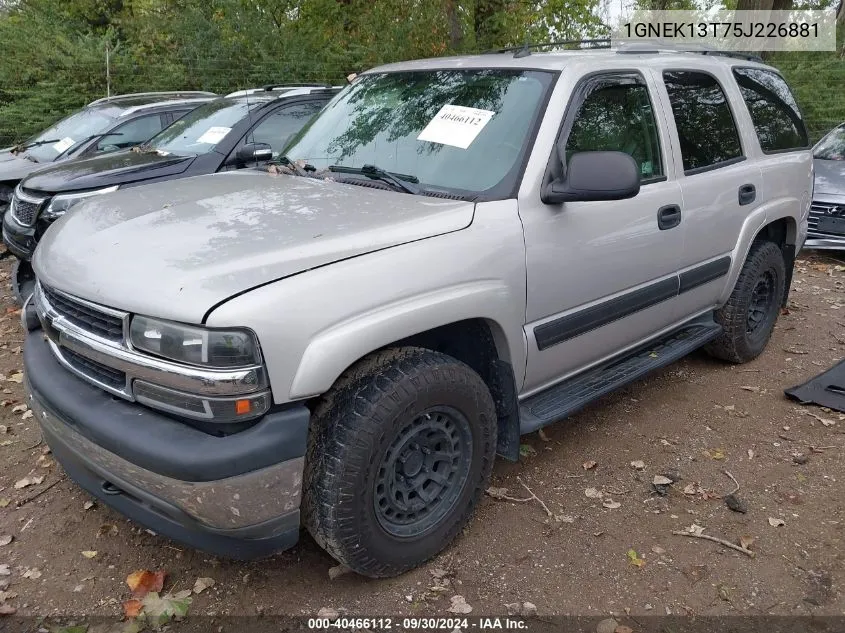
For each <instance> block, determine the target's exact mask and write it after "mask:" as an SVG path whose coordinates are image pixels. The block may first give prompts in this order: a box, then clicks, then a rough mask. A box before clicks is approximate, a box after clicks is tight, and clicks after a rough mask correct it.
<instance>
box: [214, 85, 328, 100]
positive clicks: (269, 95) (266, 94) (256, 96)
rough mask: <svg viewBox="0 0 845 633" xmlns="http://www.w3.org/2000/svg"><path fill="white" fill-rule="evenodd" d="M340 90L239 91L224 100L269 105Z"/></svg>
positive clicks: (316, 87) (325, 88) (310, 88)
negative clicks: (278, 101) (284, 100)
mask: <svg viewBox="0 0 845 633" xmlns="http://www.w3.org/2000/svg"><path fill="white" fill-rule="evenodd" d="M341 88H342V86H310V87H302V88H284V89H278V88H274V89H272V90H263V89H258V90H257V91H253V90H239V91H237V92H232V93H230V94H227V95H226V96H225V97H224V98H225V99H233V100H237V101H244V102H251V103H269V102H271V101H276V100H277V99H289V98H291V97H301V96H304V95H310V94H314V93H320V92H326V91H331V92H337V91H338V90H340V89H341Z"/></svg>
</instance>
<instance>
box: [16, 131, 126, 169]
mask: <svg viewBox="0 0 845 633" xmlns="http://www.w3.org/2000/svg"><path fill="white" fill-rule="evenodd" d="M101 136H123V132H101V133H100V134H92V135H91V136H86V137H85V138H83V139H80V140H78V141H74V142H73V145H71V146H70V147H68V148H67V149H71V148H73V147H76V146H77V145H79V144H80V143H87V142H88V141H93V140H94V139H95V138H100V137H101ZM63 140H64V139H61V138H53V139H50V140H48V141H33V142H32V143H21V144H20V145H15V146H14V147H13V148H12V150H11V151H12V153H13V154H15V155H17V154H20V153H21V152H25V151H26V150H28V149H32V148H33V147H41V146H42V145H50V144H55V143H60V142H62V141H63ZM67 149H66V150H65V152H66V151H67ZM61 153H62V154H63V153H64V152H61ZM36 162H37V161H36Z"/></svg>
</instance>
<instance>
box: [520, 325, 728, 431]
mask: <svg viewBox="0 0 845 633" xmlns="http://www.w3.org/2000/svg"><path fill="white" fill-rule="evenodd" d="M721 333H722V326H721V325H719V324H718V323H715V322H714V321H713V320H712V318H711V317H709V316H708V317H707V319H706V320H702V319H696V320H695V321H691V322H690V323H688V324H687V325H684V326H682V327H681V328H679V329H677V330H674V331H673V332H671V333H670V334H667V335H666V336H664V337H663V338H660V339H656V340H654V341H652V342H650V343H648V344H647V345H644V346H642V347H639V348H637V349H635V350H634V351H633V352H629V353H628V354H626V355H624V356H618V357H616V358H614V359H612V360H610V361H608V362H606V363H605V364H603V365H599V366H598V367H594V368H593V369H588V370H587V371H585V372H583V373H581V374H578V375H577V376H573V377H572V378H569V379H567V380H564V381H563V382H561V383H558V384H556V385H553V386H551V387H549V388H548V389H546V390H545V391H542V392H540V393H538V394H536V395H533V396H531V397H529V398H527V399H526V400H523V401H522V402H521V403H520V404H519V431H520V433H521V434H522V435H524V434H526V433H531V432H533V431H536V430H537V429H540V428H542V427H544V426H546V425H548V424H551V423H552V422H557V421H558V420H562V419H563V418H565V417H567V416H570V415H572V414H573V413H575V412H576V411H578V410H579V409H582V408H584V407H585V406H587V405H588V404H589V403H591V402H593V401H594V400H597V399H598V398H600V397H602V396H604V395H606V394H608V393H610V392H611V391H615V390H616V389H618V388H619V387H622V386H624V385H626V384H628V383H630V382H633V381H635V380H637V379H638V378H642V377H643V376H645V375H646V374H647V373H649V372H650V371H653V370H655V369H659V368H660V367H664V366H666V365H669V364H670V363H673V362H675V361H676V360H678V359H680V358H683V357H684V356H686V355H687V354H689V353H690V352H692V351H693V350H695V349H697V348H699V347H701V346H702V345H704V344H705V343H709V342H710V341H712V340H713V339H714V338H716V337H717V336H719V335H720V334H721Z"/></svg>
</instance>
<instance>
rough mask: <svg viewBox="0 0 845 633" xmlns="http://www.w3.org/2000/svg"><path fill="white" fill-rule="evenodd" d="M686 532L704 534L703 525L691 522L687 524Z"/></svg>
mask: <svg viewBox="0 0 845 633" xmlns="http://www.w3.org/2000/svg"><path fill="white" fill-rule="evenodd" d="M687 532H689V533H690V534H696V535H701V534H704V527H703V526H701V525H698V524H697V523H693V524H692V525H691V526H689V527H688V528H687Z"/></svg>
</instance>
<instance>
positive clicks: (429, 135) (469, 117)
mask: <svg viewBox="0 0 845 633" xmlns="http://www.w3.org/2000/svg"><path fill="white" fill-rule="evenodd" d="M494 114H496V113H495V112H493V111H492V110H479V109H478V108H466V107H464V106H459V105H451V104H448V105H445V106H443V107H442V108H440V112H438V113H437V114H436V115H434V118H433V119H432V120H431V121H430V122H429V124H428V125H426V126H425V129H424V130H423V131H422V132H420V135H419V136H418V137H417V140H418V141H430V142H432V143H440V144H442V145H451V146H453V147H460V148H461V149H466V148H467V147H469V146H470V145H471V144H472V142H473V141H474V140H475V137H476V136H478V135H479V134H480V133H481V130H483V129H484V126H485V125H487V124H488V123H489V122H490V119H492V118H493V115H494Z"/></svg>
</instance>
